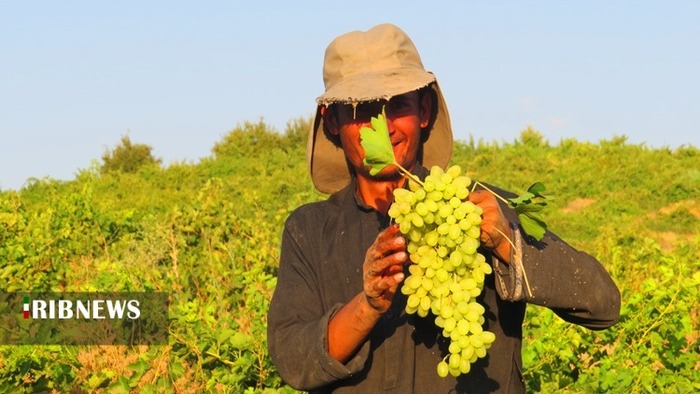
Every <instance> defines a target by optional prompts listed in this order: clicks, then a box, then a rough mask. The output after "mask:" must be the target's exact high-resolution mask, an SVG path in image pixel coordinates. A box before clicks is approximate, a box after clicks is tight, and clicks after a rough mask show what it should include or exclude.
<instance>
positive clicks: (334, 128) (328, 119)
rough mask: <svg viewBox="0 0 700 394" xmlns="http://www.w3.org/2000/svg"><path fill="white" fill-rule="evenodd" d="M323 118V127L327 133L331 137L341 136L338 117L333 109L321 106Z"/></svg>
mask: <svg viewBox="0 0 700 394" xmlns="http://www.w3.org/2000/svg"><path fill="white" fill-rule="evenodd" d="M321 117H322V118H323V127H324V128H325V129H326V132H327V133H328V134H330V135H335V136H337V135H340V128H339V127H338V117H337V116H335V113H334V112H333V110H332V109H330V108H329V107H327V106H325V105H324V106H321Z"/></svg>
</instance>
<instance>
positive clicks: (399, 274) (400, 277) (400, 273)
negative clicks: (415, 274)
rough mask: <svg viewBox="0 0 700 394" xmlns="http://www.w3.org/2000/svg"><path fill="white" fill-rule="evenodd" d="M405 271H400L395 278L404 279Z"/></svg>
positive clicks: (397, 279)
mask: <svg viewBox="0 0 700 394" xmlns="http://www.w3.org/2000/svg"><path fill="white" fill-rule="evenodd" d="M403 277H404V275H403V272H399V273H398V274H396V275H394V279H396V281H397V282H401V281H402V280H403Z"/></svg>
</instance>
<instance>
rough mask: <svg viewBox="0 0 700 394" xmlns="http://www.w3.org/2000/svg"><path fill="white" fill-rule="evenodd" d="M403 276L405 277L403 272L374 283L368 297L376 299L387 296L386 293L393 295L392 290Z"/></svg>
mask: <svg viewBox="0 0 700 394" xmlns="http://www.w3.org/2000/svg"><path fill="white" fill-rule="evenodd" d="M404 276H405V275H404V273H403V272H398V273H395V274H393V275H389V276H386V277H383V278H381V279H379V280H377V281H375V282H374V283H373V284H372V285H371V291H370V292H369V293H368V295H369V296H370V297H372V298H377V297H380V296H382V295H387V294H385V293H386V292H388V291H389V292H391V294H393V291H392V288H394V287H396V286H397V285H398V284H399V283H401V282H402V281H403V280H404Z"/></svg>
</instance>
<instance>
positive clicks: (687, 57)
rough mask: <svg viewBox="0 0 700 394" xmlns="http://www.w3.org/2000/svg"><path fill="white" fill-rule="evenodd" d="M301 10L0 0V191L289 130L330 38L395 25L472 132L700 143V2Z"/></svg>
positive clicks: (359, 5)
mask: <svg viewBox="0 0 700 394" xmlns="http://www.w3.org/2000/svg"><path fill="white" fill-rule="evenodd" d="M286 3H289V4H291V2H286ZM295 3H298V4H296V5H284V4H285V2H281V1H280V2H271V1H256V2H232V1H208V2H197V3H196V4H195V2H183V1H167V2H165V1H139V2H136V1H120V2H104V1H103V2H94V1H64V2H55V1H51V2H49V1H31V2H19V1H15V2H9V1H5V2H2V3H0V189H2V190H7V189H17V188H20V187H21V186H22V185H23V184H24V183H25V182H26V180H27V179H28V178H30V177H34V178H43V177H47V176H48V177H51V178H55V179H66V180H67V179H72V178H74V176H75V174H76V173H77V172H78V171H80V170H81V169H85V168H88V167H90V165H91V163H92V162H94V161H96V160H99V159H100V157H101V156H102V154H103V153H104V152H105V150H106V149H109V148H111V147H113V146H115V145H116V144H117V143H119V140H120V138H121V136H123V135H127V134H128V135H129V137H130V138H131V139H132V141H134V142H139V143H146V144H149V145H151V146H152V147H153V148H154V153H155V155H156V156H158V157H161V158H162V159H163V161H164V163H165V164H166V165H167V164H168V163H171V162H174V161H188V162H196V161H197V160H199V159H200V158H202V157H205V156H208V155H209V154H210V149H211V147H212V146H213V145H214V144H215V143H216V142H217V141H219V140H220V139H221V138H222V136H223V135H225V134H226V133H227V132H228V131H230V130H231V129H233V128H235V127H236V126H237V125H240V124H242V123H243V122H245V121H258V120H259V119H261V118H262V119H263V120H264V121H265V122H267V123H268V124H270V125H272V126H273V127H275V128H276V129H277V130H280V131H283V130H284V128H285V125H286V124H287V122H288V121H290V120H292V119H295V118H298V117H302V116H310V115H311V114H312V112H313V110H314V108H315V104H314V100H315V98H316V97H317V96H318V95H320V94H321V93H322V91H323V83H322V79H321V67H322V62H323V52H324V50H325V47H326V45H327V44H328V43H329V42H330V41H331V40H332V39H333V38H334V37H335V36H337V35H339V34H342V33H345V32H348V31H351V30H366V29H367V28H369V27H371V26H373V25H375V24H377V23H382V22H391V23H395V24H396V25H398V26H400V27H401V28H403V29H404V30H405V31H406V32H407V33H408V34H409V35H410V36H411V38H412V39H413V41H414V43H415V44H416V46H417V47H418V49H419V51H420V52H421V56H422V58H423V63H424V64H425V66H426V68H427V69H428V70H431V71H433V72H434V73H435V74H436V76H437V78H438V81H439V82H440V85H441V87H442V89H443V93H444V95H445V97H446V100H447V102H448V106H449V109H450V114H451V116H452V123H453V127H454V130H455V138H457V139H460V140H467V139H469V138H470V136H473V137H474V138H475V139H477V140H479V139H482V140H484V141H498V142H504V141H507V142H510V141H512V140H514V139H515V138H516V137H517V136H518V135H519V133H520V131H521V130H522V129H524V128H525V127H527V126H528V125H531V126H532V127H534V128H535V129H537V130H539V131H540V132H541V133H542V134H543V135H544V136H545V138H546V139H547V140H549V141H550V143H552V144H556V143H558V142H559V141H560V140H561V139H562V138H575V139H578V140H581V141H592V142H597V141H600V140H602V139H610V138H613V137H614V136H619V135H625V136H627V137H628V139H629V141H630V142H631V143H644V144H646V145H647V146H649V147H670V148H675V147H678V146H680V145H694V146H696V147H698V146H700V126H699V125H700V72H699V71H698V70H700V50H698V48H700V23H698V17H700V2H694V1H667V2H662V1H634V2H633V1H627V2H623V1H618V2H610V1H586V2H574V1H500V2H467V1H464V2H448V1H440V0H436V1H434V2H432V3H433V4H432V5H430V6H429V5H428V2H425V1H423V2H410V1H381V2H379V1H362V0H359V1H353V2H332V1H306V2H295Z"/></svg>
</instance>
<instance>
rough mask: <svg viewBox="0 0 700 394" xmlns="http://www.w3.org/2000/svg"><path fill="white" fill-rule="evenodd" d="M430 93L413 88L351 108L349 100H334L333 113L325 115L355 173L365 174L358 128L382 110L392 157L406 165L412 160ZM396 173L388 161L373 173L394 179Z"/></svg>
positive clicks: (428, 115) (428, 103)
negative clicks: (421, 92)
mask: <svg viewBox="0 0 700 394" xmlns="http://www.w3.org/2000/svg"><path fill="white" fill-rule="evenodd" d="M430 98H431V96H430V95H428V94H424V95H422V96H421V95H419V93H418V92H417V91H414V92H409V93H405V94H402V95H400V96H396V97H393V98H391V99H390V100H389V101H387V100H381V101H374V102H369V103H360V104H358V105H357V107H356V108H355V109H353V107H352V106H351V105H349V104H346V105H343V104H334V108H333V114H332V115H330V116H325V117H324V121H325V122H327V123H326V124H327V126H328V128H329V131H330V132H331V133H332V134H335V135H338V136H339V137H340V142H341V145H342V147H343V151H344V152H345V157H346V158H347V159H348V161H349V162H350V163H351V164H352V166H353V167H354V168H355V170H356V172H357V173H358V175H363V176H365V177H369V169H368V168H366V167H365V165H364V164H363V162H362V161H363V159H364V157H365V153H364V149H363V148H362V146H361V145H360V128H362V127H363V126H368V127H371V124H370V119H371V118H372V117H373V116H374V117H376V116H377V115H379V114H380V113H381V112H382V107H384V110H385V113H386V120H387V127H388V130H389V137H390V139H391V144H392V146H393V148H394V156H395V158H396V161H397V162H398V163H399V164H401V166H402V167H404V168H406V169H411V168H412V167H413V166H414V164H415V163H416V159H417V155H418V150H419V148H420V144H421V128H422V127H426V126H427V125H428V121H429V119H430V110H431V105H432V103H431V99H430ZM398 176H400V174H399V171H398V168H396V166H394V165H391V166H388V167H386V168H385V169H384V170H382V172H380V173H379V174H377V175H376V176H375V178H378V179H395V178H397V177H398Z"/></svg>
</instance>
